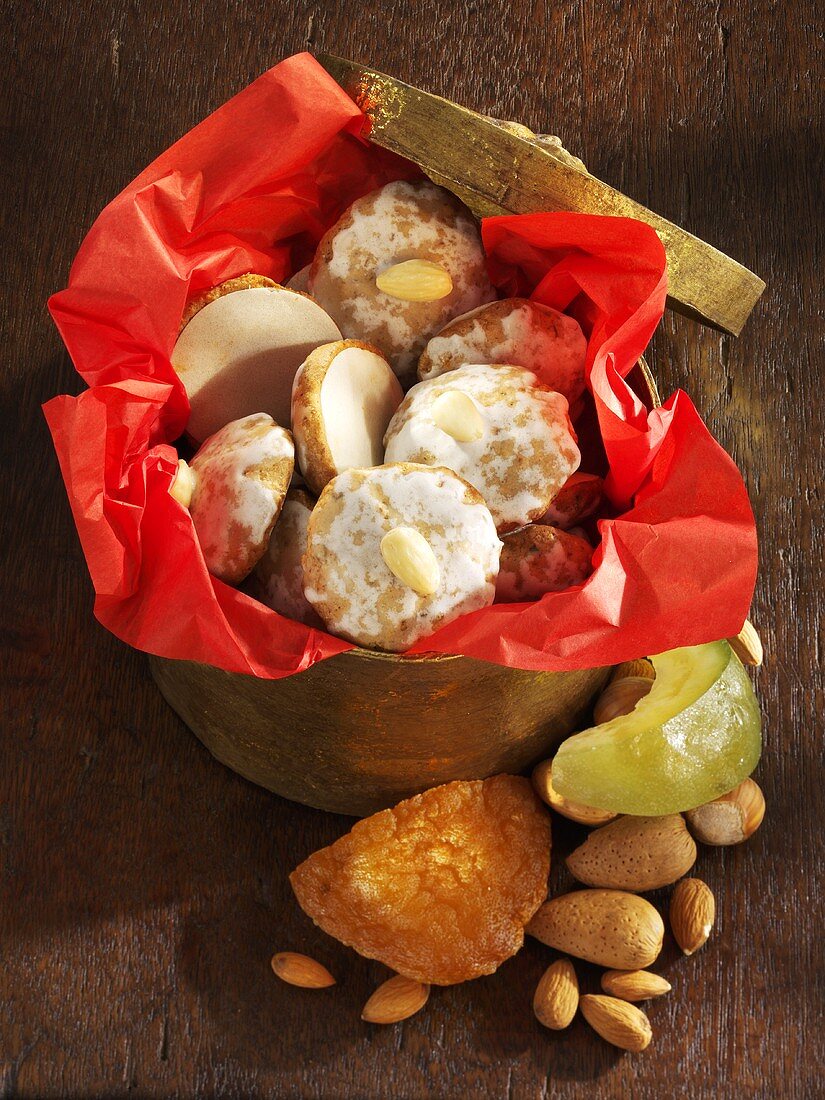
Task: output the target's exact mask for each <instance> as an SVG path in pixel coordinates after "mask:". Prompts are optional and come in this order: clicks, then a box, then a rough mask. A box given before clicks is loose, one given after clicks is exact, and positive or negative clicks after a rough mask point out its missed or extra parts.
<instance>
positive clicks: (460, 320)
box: [418, 298, 587, 405]
mask: <svg viewBox="0 0 825 1100" xmlns="http://www.w3.org/2000/svg"><path fill="white" fill-rule="evenodd" d="M586 352H587V341H586V340H585V338H584V333H583V332H582V330H581V328H580V327H579V323H578V321H575V320H574V319H573V318H572V317H568V316H567V315H566V314H564V313H559V312H558V311H557V310H555V309H550V307H549V306H542V305H539V304H538V303H537V302H531V301H530V300H529V299H528V298H505V299H503V300H502V301H500V302H488V303H487V304H486V305H483V306H479V307H478V309H474V310H471V311H470V312H469V313H465V314H464V316H463V317H456V318H455V319H454V320H452V321H450V322H448V324H446V325H445V326H444V328H443V329H441V331H440V332H438V333H436V335H435V336H433V337H432V338H431V339H430V341H429V342H428V344H427V346H426V347H425V348H424V352H423V354H422V356H421V358H420V359H419V361H418V377H419V378H420V379H422V380H424V379H426V378H437V377H438V376H439V375H440V374H445V373H446V372H447V371H450V370H455V368H456V367H461V366H464V364H465V363H512V364H515V365H516V366H519V367H525V368H526V369H527V370H531V371H532V372H533V374H535V375H536V376H537V377H538V378H540V379H541V381H542V382H543V383H544V385H545V386H549V388H550V389H551V390H556V391H557V393H561V394H564V396H565V397H566V398H567V400H568V401H569V402H570V404H571V405H572V404H573V403H574V402H575V401H577V400H578V398H579V397H580V396H581V394H582V392H583V391H584V360H585V355H586Z"/></svg>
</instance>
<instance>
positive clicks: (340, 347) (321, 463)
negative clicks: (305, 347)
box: [292, 340, 404, 493]
mask: <svg viewBox="0 0 825 1100" xmlns="http://www.w3.org/2000/svg"><path fill="white" fill-rule="evenodd" d="M403 396H404V393H403V391H402V389H401V384H400V382H399V381H398V379H397V378H396V377H395V375H394V374H393V372H392V368H391V367H390V365H389V363H388V362H387V360H386V359H385V358H384V357H383V355H381V354H380V353H379V352H378V350H377V349H376V348H373V347H370V345H369V344H362V343H361V342H360V341H359V340H339V341H337V342H336V343H333V344H323V345H322V346H321V347H320V348H316V349H315V351H313V352H310V354H309V356H308V357H307V358H306V359H305V360H304V362H303V363H302V364H301V366H300V368H299V370H298V373H297V374H296V375H295V381H294V383H293V386H292V432H293V435H294V436H295V451H296V454H297V457H298V464H299V465H300V468H301V473H302V474H303V475H304V478H305V479H306V483H307V485H309V487H310V489H312V491H313V492H314V493H320V492H321V490H322V489H323V487H324V486H325V485H326V483H327V482H328V481H331V480H332V478H334V477H335V476H336V474H340V473H343V472H344V470H350V469H352V467H354V466H361V467H367V466H379V465H380V464H381V463H382V462H383V461H384V432H385V431H386V430H387V425H388V424H389V422H390V420H391V419H392V414H393V413H394V412H395V410H396V409H397V408H398V406H399V405H400V404H401V399H402V398H403Z"/></svg>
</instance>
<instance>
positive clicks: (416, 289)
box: [375, 259, 453, 302]
mask: <svg viewBox="0 0 825 1100" xmlns="http://www.w3.org/2000/svg"><path fill="white" fill-rule="evenodd" d="M375 285H376V286H377V287H378V289H379V290H380V291H381V293H382V294H389V296H390V297H391V298H398V299H400V300H401V301H402V302H437V301H438V300H439V299H440V298H446V297H447V295H448V294H451V293H452V290H453V280H452V277H451V275H450V273H449V271H447V269H446V268H445V267H442V266H441V264H437V263H433V261H432V260H419V259H414V260H404V261H403V262H402V263H400V264H393V265H392V267H388V268H386V269H385V270H384V271H382V272H381V273H380V274H379V275H378V276H377V277H376V280H375Z"/></svg>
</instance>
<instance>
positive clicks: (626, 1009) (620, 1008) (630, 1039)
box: [580, 993, 653, 1054]
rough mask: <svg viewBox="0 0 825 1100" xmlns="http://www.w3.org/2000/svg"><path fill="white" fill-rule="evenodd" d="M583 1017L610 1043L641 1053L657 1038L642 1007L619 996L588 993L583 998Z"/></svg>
mask: <svg viewBox="0 0 825 1100" xmlns="http://www.w3.org/2000/svg"><path fill="white" fill-rule="evenodd" d="M580 1003H581V1010H582V1016H584V1018H585V1020H587V1022H588V1023H589V1024H590V1026H591V1027H592V1028H593V1030H594V1031H595V1032H597V1033H598V1034H599V1035H601V1037H602V1038H603V1039H605V1040H606V1041H607V1042H608V1043H612V1044H613V1046H614V1047H620V1048H621V1049H622V1050H630V1051H633V1053H636V1054H637V1053H638V1052H639V1051H640V1050H644V1049H645V1047H646V1046H648V1044H649V1043H650V1040H651V1039H652V1038H653V1031H652V1030H651V1027H650V1020H648V1018H647V1016H645V1014H644V1012H642V1010H641V1009H640V1008H636V1006H635V1005H632V1004H628V1002H627V1001H620V1000H619V999H618V998H617V997H602V996H601V995H600V994H597V993H588V994H587V995H586V996H584V997H582V999H581V1002H580Z"/></svg>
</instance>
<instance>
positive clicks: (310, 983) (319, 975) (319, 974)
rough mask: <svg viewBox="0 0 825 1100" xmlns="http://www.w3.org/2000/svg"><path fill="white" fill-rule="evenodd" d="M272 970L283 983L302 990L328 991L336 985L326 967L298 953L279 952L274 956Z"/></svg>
mask: <svg viewBox="0 0 825 1100" xmlns="http://www.w3.org/2000/svg"><path fill="white" fill-rule="evenodd" d="M272 969H273V971H274V972H275V974H277V976H278V977H279V978H280V979H281V981H283V982H287V983H288V984H289V985H297V986H300V987H301V989H326V988H328V987H329V986H331V985H335V978H333V976H332V975H331V974H330V972H329V971H328V970H327V968H326V967H325V966H322V965H321V963H319V962H316V960H315V959H311V958H310V957H309V956H308V955H299V954H298V952H297V951H279V952H278V953H277V954H276V955H273V956H272Z"/></svg>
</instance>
